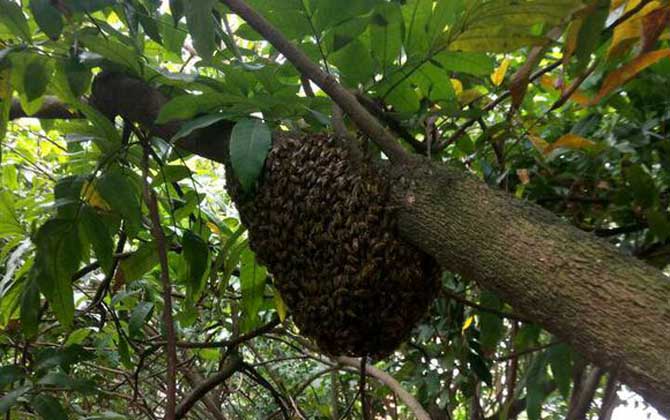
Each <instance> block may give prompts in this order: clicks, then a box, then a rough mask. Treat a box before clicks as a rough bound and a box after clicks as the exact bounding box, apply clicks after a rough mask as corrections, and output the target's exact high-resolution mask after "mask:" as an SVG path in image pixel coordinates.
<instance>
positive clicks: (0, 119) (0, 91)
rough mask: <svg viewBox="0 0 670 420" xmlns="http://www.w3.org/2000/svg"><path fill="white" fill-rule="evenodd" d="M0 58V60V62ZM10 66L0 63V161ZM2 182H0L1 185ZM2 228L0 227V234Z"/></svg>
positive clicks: (9, 105)
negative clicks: (5, 66)
mask: <svg viewBox="0 0 670 420" xmlns="http://www.w3.org/2000/svg"><path fill="white" fill-rule="evenodd" d="M1 63H2V60H0V64H1ZM10 76H11V73H10V67H7V68H2V66H1V65H0V163H1V162H2V142H3V141H4V139H5V134H6V133H7V123H8V122H9V111H10V110H11V108H12V91H13V90H12V85H11V83H10ZM0 182H4V181H3V179H2V177H0ZM1 185H2V184H0V186H1ZM0 211H1V208H0ZM3 219H4V218H2V217H0V225H2V223H3V222H2V220H3ZM1 230H2V228H1V227H0V235H1Z"/></svg>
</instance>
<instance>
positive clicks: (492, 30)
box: [449, 25, 546, 53]
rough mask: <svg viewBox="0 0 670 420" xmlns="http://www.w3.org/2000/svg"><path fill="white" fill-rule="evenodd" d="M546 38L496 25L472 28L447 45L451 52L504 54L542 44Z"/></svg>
mask: <svg viewBox="0 0 670 420" xmlns="http://www.w3.org/2000/svg"><path fill="white" fill-rule="evenodd" d="M545 41H546V38H544V37H542V36H537V35H531V34H530V33H528V32H527V31H526V30H523V29H517V28H511V27H509V26H503V25H497V26H490V27H486V28H472V29H470V30H468V31H466V32H463V33H462V34H459V35H458V36H456V37H455V38H454V40H453V41H452V42H450V43H449V49H450V50H451V51H470V52H492V53H505V52H510V51H514V50H517V49H519V48H522V47H529V46H534V45H539V44H542V43H543V42H545Z"/></svg>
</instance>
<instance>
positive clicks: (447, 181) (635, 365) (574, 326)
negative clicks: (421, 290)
mask: <svg viewBox="0 0 670 420" xmlns="http://www.w3.org/2000/svg"><path fill="white" fill-rule="evenodd" d="M395 173H396V176H395V179H394V180H393V195H394V201H395V204H397V205H399V207H400V211H399V229H400V233H401V235H402V236H403V237H404V238H405V239H406V240H407V241H409V242H411V243H413V244H414V245H415V246H417V247H419V248H420V249H422V250H424V251H425V252H427V253H428V254H430V255H432V256H434V257H435V258H436V259H437V261H438V262H439V263H440V264H441V265H442V267H443V268H444V269H447V270H450V271H454V272H457V273H459V274H461V275H463V276H464V277H466V278H469V279H472V280H475V281H477V282H478V283H479V284H480V285H481V286H482V287H484V288H487V289H490V290H492V291H494V292H495V293H497V294H499V295H500V297H502V298H503V299H505V300H506V301H507V302H509V303H510V304H512V305H513V306H514V307H515V309H516V310H518V311H519V312H521V313H523V314H524V315H526V316H528V317H530V318H532V319H534V320H536V321H537V322H538V323H539V324H540V325H542V326H543V327H545V328H546V329H547V330H549V331H551V332H552V333H554V334H556V335H557V336H558V337H560V338H561V339H562V340H564V341H566V342H568V343H570V344H571V345H572V346H574V348H575V349H576V350H578V351H579V352H580V353H582V354H583V355H584V356H585V357H586V358H588V359H589V360H590V361H592V362H593V363H595V364H597V365H598V366H600V367H602V368H605V369H607V370H610V371H612V372H617V373H618V376H619V378H620V379H621V381H622V382H624V383H626V384H627V385H629V386H630V387H631V388H633V389H634V390H635V391H637V392H638V393H640V394H641V395H642V396H643V397H644V398H645V399H647V401H648V402H650V403H651V404H653V405H654V406H655V407H656V408H657V409H659V410H660V411H662V412H663V413H665V414H666V415H667V414H670V327H669V326H670V280H669V279H668V278H667V277H666V276H665V275H664V274H663V273H662V272H661V271H659V270H657V269H655V268H653V267H651V266H649V265H647V264H645V263H643V262H641V261H640V260H638V259H635V258H633V257H631V256H628V255H624V254H623V253H621V252H620V251H619V250H617V249H616V248H615V247H613V246H612V245H610V244H608V243H607V242H604V241H603V240H601V239H599V238H596V237H595V236H594V235H592V234H589V233H586V232H583V231H581V230H579V229H577V228H575V227H573V226H570V225H568V224H567V223H565V222H563V221H562V220H560V219H559V218H558V217H556V216H555V215H553V214H552V213H550V212H548V211H547V210H545V209H543V208H541V207H539V206H537V205H534V204H532V203H527V202H522V201H520V200H516V199H513V198H512V197H511V196H509V195H507V194H504V193H502V192H500V191H494V190H492V189H490V188H488V187H487V186H486V185H485V184H483V183H482V182H480V181H479V180H477V179H475V178H474V177H472V176H471V175H468V174H466V173H464V172H462V171H460V170H458V169H454V168H452V167H450V166H448V165H442V164H435V163H429V162H428V161H425V160H420V161H419V160H418V161H417V162H416V163H415V164H414V165H404V166H398V165H397V166H396V167H395Z"/></svg>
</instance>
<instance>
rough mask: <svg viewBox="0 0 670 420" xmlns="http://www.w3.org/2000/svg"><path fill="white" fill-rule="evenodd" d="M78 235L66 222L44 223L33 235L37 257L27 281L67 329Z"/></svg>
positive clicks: (72, 312) (72, 300) (72, 304)
mask: <svg viewBox="0 0 670 420" xmlns="http://www.w3.org/2000/svg"><path fill="white" fill-rule="evenodd" d="M79 241H80V239H79V232H78V229H77V226H76V225H74V224H73V223H72V221H70V220H62V219H52V220H49V221H47V222H46V223H45V224H44V225H42V227H41V228H40V229H39V230H38V231H37V234H36V235H35V245H36V247H37V253H36V256H35V265H34V266H33V270H31V276H30V278H32V279H36V281H37V284H38V285H39V289H40V292H42V294H43V295H44V296H45V297H46V298H47V301H48V302H49V305H50V306H51V308H52V309H53V311H54V313H55V314H56V318H57V319H58V321H59V322H60V323H61V324H63V325H64V326H69V325H70V324H71V323H72V320H73V318H74V298H73V293H72V275H73V274H74V272H75V271H77V268H78V267H79V261H80V258H81V246H80V242H79Z"/></svg>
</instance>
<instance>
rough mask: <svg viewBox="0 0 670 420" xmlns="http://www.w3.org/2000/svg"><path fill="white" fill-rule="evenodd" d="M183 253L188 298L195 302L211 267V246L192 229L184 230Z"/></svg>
mask: <svg viewBox="0 0 670 420" xmlns="http://www.w3.org/2000/svg"><path fill="white" fill-rule="evenodd" d="M182 247H183V249H182V253H183V256H184V261H185V262H186V281H185V283H186V287H187V288H186V290H187V293H186V299H187V300H188V301H190V302H195V301H196V300H197V298H198V294H199V293H200V292H202V289H203V288H204V286H205V281H204V280H206V276H205V274H206V272H207V268H208V267H209V247H208V246H207V242H205V241H204V240H203V239H202V238H201V237H200V236H198V235H196V234H195V233H193V232H192V231H190V230H187V231H185V232H184V236H183V238H182Z"/></svg>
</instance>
